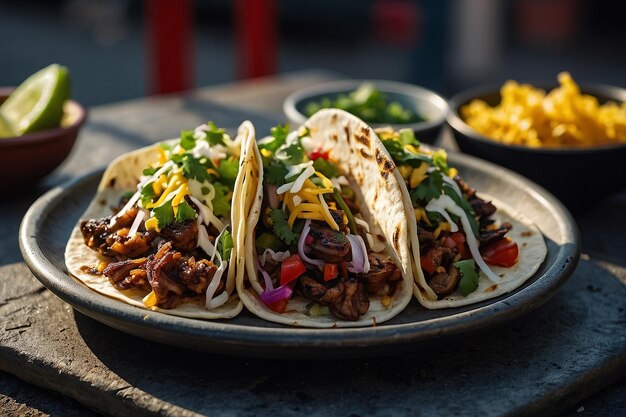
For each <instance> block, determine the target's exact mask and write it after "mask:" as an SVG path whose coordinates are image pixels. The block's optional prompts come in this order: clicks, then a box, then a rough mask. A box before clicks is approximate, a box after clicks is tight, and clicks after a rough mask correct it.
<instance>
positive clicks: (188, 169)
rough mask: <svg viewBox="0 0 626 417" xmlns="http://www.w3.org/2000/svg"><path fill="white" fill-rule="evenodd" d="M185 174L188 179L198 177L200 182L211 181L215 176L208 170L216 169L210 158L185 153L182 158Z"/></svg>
mask: <svg viewBox="0 0 626 417" xmlns="http://www.w3.org/2000/svg"><path fill="white" fill-rule="evenodd" d="M181 162H182V166H183V175H184V176H185V177H186V178H188V179H190V180H191V179H196V180H198V181H200V182H204V181H211V180H213V179H214V176H213V175H211V174H209V173H208V172H207V169H208V168H213V169H215V166H214V165H213V162H211V161H210V160H209V159H208V158H204V157H202V158H199V159H196V158H194V157H193V155H191V154H184V155H183V156H182V158H181Z"/></svg>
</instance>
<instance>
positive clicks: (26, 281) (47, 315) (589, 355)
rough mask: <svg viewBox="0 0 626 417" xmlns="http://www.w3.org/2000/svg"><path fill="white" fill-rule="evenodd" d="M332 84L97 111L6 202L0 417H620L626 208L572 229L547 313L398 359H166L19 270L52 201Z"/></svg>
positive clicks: (273, 81)
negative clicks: (49, 197) (130, 158)
mask: <svg viewBox="0 0 626 417" xmlns="http://www.w3.org/2000/svg"><path fill="white" fill-rule="evenodd" d="M332 78H333V75H331V74H325V73H320V72H308V73H298V74H294V75H287V76H281V77H278V78H270V79H260V80H255V81H250V82H246V83H238V84H236V85H227V86H220V87H213V88H208V89H203V90H198V91H197V92H194V93H193V94H189V95H185V96H171V97H161V98H151V99H145V100H138V101H133V102H127V103H120V104H115V105H110V106H102V107H98V108H95V109H93V110H92V112H91V115H90V120H89V123H88V125H87V126H86V127H85V129H84V130H83V131H82V133H81V137H80V140H79V142H78V144H77V146H76V148H75V150H74V152H73V154H72V155H71V156H70V158H69V159H68V161H67V162H66V163H65V164H64V165H63V166H62V167H61V168H60V169H59V170H57V171H56V172H55V174H54V175H52V176H51V177H49V178H48V179H47V180H46V181H45V182H44V183H43V184H41V185H40V186H38V187H34V188H33V189H30V190H26V191H25V192H24V193H23V194H22V195H20V196H13V197H10V198H6V196H3V197H2V200H1V201H0V212H1V213H2V216H0V369H1V370H2V371H4V372H0V415H32V416H40V415H64V416H65V415H67V416H74V415H76V416H78V415H94V412H98V413H102V414H109V415H121V416H125V415H133V416H135V415H136V416H144V415H145V416H148V415H150V416H152V415H161V416H178V415H182V416H187V415H188V416H195V415H210V416H231V415H243V416H255V415H277V416H281V415H285V416H292V415H318V416H327V415H340V416H346V417H347V416H365V415H379V416H388V415H489V416H504V415H563V416H573V415H581V416H589V415H592V416H600V415H608V416H621V415H626V398H625V397H626V384H625V383H624V377H625V376H626V312H625V311H624V309H625V308H626V303H625V300H626V258H625V257H624V255H623V254H624V253H626V239H625V238H624V237H623V236H624V235H625V233H626V216H625V215H624V213H626V193H622V194H619V195H616V196H613V197H611V198H609V199H607V200H605V201H604V202H602V203H601V204H599V206H598V207H597V208H596V209H595V210H594V211H592V212H587V213H582V214H577V215H576V219H577V222H578V224H579V227H580V229H581V235H582V245H583V253H584V255H583V257H582V259H581V261H580V263H579V266H578V268H577V269H576V271H575V273H574V274H573V276H572V277H571V279H570V280H569V281H568V282H567V283H566V284H565V285H564V286H563V288H562V289H560V290H559V291H558V292H557V294H556V295H555V296H554V298H553V299H551V300H550V301H549V302H547V303H546V304H545V305H544V306H542V307H541V308H539V309H538V310H536V311H534V312H531V313H530V314H528V315H526V316H524V317H522V318H519V319H517V320H515V321H512V322H509V323H506V324H504V325H502V326H498V327H496V328H492V329H489V330H486V331H484V332H481V333H476V334H470V335H467V336H464V337H463V338H461V339H457V340H454V341H451V342H449V343H447V344H445V345H443V346H440V347H438V348H436V349H432V350H430V351H427V352H421V353H419V354H410V355H405V356H401V357H397V356H396V357H387V358H378V359H366V360H364V359H359V360H343V361H277V360H266V359H264V360H261V359H247V358H236V357H225V356H218V355H212V354H207V353H199V352H192V351H186V350H181V349H178V348H174V347H170V346H165V345H160V344H156V343H153V342H148V341H145V340H143V339H139V338H137V337H134V336H131V335H127V334H124V333H121V332H118V331H116V330H113V329H111V328H108V327H106V326H105V325H103V324H100V323H99V322H96V321H94V320H92V319H90V318H88V317H86V316H84V315H82V314H80V313H78V312H77V311H75V310H73V309H72V308H71V307H70V306H69V305H67V304H65V303H64V302H62V301H61V300H60V299H58V298H57V297H56V296H54V295H53V294H52V293H51V292H49V291H48V290H47V289H45V287H43V286H42V285H41V284H40V283H39V281H37V280H36V279H35V278H34V277H33V276H32V274H31V273H30V271H29V270H28V268H27V267H26V265H25V264H24V263H23V261H22V259H21V255H20V253H19V249H18V244H17V230H18V225H19V222H20V220H21V217H22V216H23V214H24V213H25V211H26V210H27V208H28V207H29V206H30V204H31V203H32V202H33V201H34V200H35V199H36V198H37V197H38V196H39V195H40V194H41V193H42V192H44V191H45V190H47V189H49V188H50V187H52V186H54V185H56V184H58V183H60V182H62V181H64V180H65V179H69V178H73V177H75V176H76V175H79V174H82V173H85V172H88V171H91V170H92V169H93V168H94V167H98V166H104V165H106V164H107V163H108V162H109V161H110V160H112V159H113V158H114V157H115V156H117V155H119V154H120V153H123V152H125V151H127V150H130V149H133V148H137V147H140V146H144V145H146V144H149V143H152V142H154V141H156V140H159V139H163V138H167V137H174V136H176V135H177V134H178V132H179V131H180V130H181V129H187V128H189V126H195V125H197V124H200V123H202V122H204V121H206V119H211V120H214V121H215V122H216V123H218V124H219V125H221V126H228V127H235V126H236V125H238V124H239V123H240V122H241V121H242V120H243V119H244V118H250V119H251V120H253V122H254V123H255V126H256V127H257V130H258V131H261V132H263V131H267V130H268V129H269V127H270V126H272V125H273V124H275V122H276V121H278V120H282V115H281V107H280V106H281V104H282V100H283V98H284V97H285V96H286V95H287V94H288V93H289V92H291V91H294V90H296V89H298V88H302V87H304V86H307V85H312V84H315V83H318V82H321V81H324V80H328V79H332ZM96 148H97V152H93V151H92V150H93V149H96ZM608 219H611V221H608ZM611 384H615V385H612V386H611ZM607 387H608V389H607ZM42 388H43V389H42Z"/></svg>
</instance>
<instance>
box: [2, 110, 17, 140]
mask: <svg viewBox="0 0 626 417" xmlns="http://www.w3.org/2000/svg"><path fill="white" fill-rule="evenodd" d="M14 136H16V135H15V132H14V131H13V126H11V123H9V122H8V121H7V119H5V118H4V116H2V113H0V138H12V137H14Z"/></svg>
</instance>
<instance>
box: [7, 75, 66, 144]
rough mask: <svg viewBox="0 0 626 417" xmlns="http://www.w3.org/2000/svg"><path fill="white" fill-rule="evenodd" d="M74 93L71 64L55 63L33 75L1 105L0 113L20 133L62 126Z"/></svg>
mask: <svg viewBox="0 0 626 417" xmlns="http://www.w3.org/2000/svg"><path fill="white" fill-rule="evenodd" d="M69 97H70V79H69V72H68V70H67V68H65V67H62V66H60V65H58V64H52V65H50V66H48V67H46V68H44V69H42V70H40V71H38V72H36V73H35V74H33V75H31V76H30V77H28V79H26V81H24V82H23V83H22V84H20V86H19V87H17V88H16V89H15V91H13V93H11V95H10V96H9V98H7V99H6V101H5V102H4V103H2V105H0V114H2V116H4V118H5V119H6V121H7V122H8V123H9V124H10V126H11V127H12V130H13V131H14V132H15V133H17V134H18V135H22V134H24V133H28V132H33V131H36V130H42V129H49V128H52V127H56V126H59V123H60V122H61V118H62V117H63V103H65V101H66V100H67V99H69Z"/></svg>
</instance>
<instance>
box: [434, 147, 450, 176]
mask: <svg viewBox="0 0 626 417" xmlns="http://www.w3.org/2000/svg"><path fill="white" fill-rule="evenodd" d="M432 158H433V165H434V166H435V167H437V168H439V169H440V170H441V171H442V172H443V173H444V174H446V175H448V155H447V154H446V151H445V150H443V149H439V150H437V151H435V153H433V156H432Z"/></svg>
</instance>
